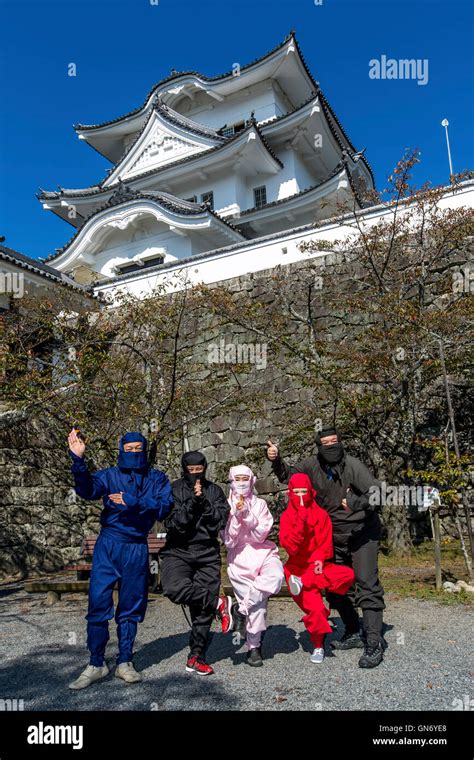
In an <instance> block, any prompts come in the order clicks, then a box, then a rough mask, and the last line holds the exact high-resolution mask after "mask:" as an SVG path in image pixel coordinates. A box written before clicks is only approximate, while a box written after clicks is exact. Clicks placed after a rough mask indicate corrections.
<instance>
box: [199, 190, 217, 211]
mask: <svg viewBox="0 0 474 760" xmlns="http://www.w3.org/2000/svg"><path fill="white" fill-rule="evenodd" d="M201 203H209V206H210V207H211V208H212V209H213V208H214V193H213V192H212V190H209V192H207V193H203V194H202V195H201Z"/></svg>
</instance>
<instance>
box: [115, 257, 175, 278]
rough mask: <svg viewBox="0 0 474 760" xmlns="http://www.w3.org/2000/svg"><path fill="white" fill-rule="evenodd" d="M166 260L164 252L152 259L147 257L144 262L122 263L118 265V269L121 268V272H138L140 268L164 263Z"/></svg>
mask: <svg viewBox="0 0 474 760" xmlns="http://www.w3.org/2000/svg"><path fill="white" fill-rule="evenodd" d="M164 260H165V257H164V256H163V254H160V255H159V256H153V258H151V259H146V260H145V261H144V262H143V264H136V263H135V262H134V263H133V264H121V265H120V266H118V267H117V269H120V274H126V273H128V272H138V271H139V270H140V269H146V268H147V267H153V266H156V265H157V264H163V262H164Z"/></svg>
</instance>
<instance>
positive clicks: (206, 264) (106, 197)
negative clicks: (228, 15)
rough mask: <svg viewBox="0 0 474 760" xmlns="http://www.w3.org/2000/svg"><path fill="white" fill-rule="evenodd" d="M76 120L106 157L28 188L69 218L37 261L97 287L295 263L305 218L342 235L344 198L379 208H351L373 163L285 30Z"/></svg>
mask: <svg viewBox="0 0 474 760" xmlns="http://www.w3.org/2000/svg"><path fill="white" fill-rule="evenodd" d="M75 130H76V132H77V135H78V137H79V139H80V140H83V141H84V142H86V143H88V144H89V145H90V146H91V147H92V148H93V149H94V150H97V151H98V152H99V153H100V154H102V155H103V156H105V157H106V158H107V159H108V160H109V161H110V162H111V164H112V166H111V168H110V169H109V170H108V172H107V174H106V176H105V177H104V178H103V179H102V180H101V181H100V182H99V183H98V184H96V185H92V186H90V187H86V188H83V189H62V188H61V189H60V190H59V191H55V192H49V191H43V190H42V191H40V193H39V194H38V198H39V199H40V201H41V203H42V204H43V207H44V208H45V209H48V210H50V211H52V212H53V213H55V214H57V215H58V216H60V217H61V218H62V219H64V220H65V221H67V222H69V223H70V224H71V225H73V227H75V231H74V234H73V236H72V237H71V239H70V240H69V241H68V242H67V243H66V245H64V246H63V247H62V248H61V249H59V250H58V252H57V253H56V254H54V255H53V256H51V257H49V258H48V259H47V261H48V265H49V266H50V267H52V268H54V269H55V270H56V271H58V270H59V272H60V273H62V275H63V277H64V276H67V278H68V279H69V278H71V279H72V280H74V281H75V282H76V283H78V284H79V283H82V284H92V285H93V289H94V292H95V293H99V292H102V293H107V292H110V291H113V290H114V289H116V288H121V289H123V288H125V289H126V290H129V291H130V292H132V293H134V294H136V295H140V294H146V293H149V292H150V291H151V290H152V289H153V288H154V287H155V286H156V284H157V283H159V282H163V278H167V277H168V278H169V277H170V276H171V275H172V274H173V272H176V271H178V270H179V271H181V270H183V268H185V269H187V270H188V272H189V273H190V277H191V279H192V280H193V281H195V282H197V281H202V282H216V281H220V280H225V279H228V278H231V277H235V276H237V275H240V274H243V273H246V272H255V271H259V270H264V269H269V268H273V267H275V266H276V265H278V264H288V263H292V262H293V261H296V260H299V259H301V258H302V254H301V252H300V251H299V248H298V245H299V243H301V242H302V241H303V240H306V239H309V238H311V237H313V238H314V236H315V229H316V227H315V225H316V223H319V224H318V230H319V231H318V233H317V234H318V235H319V234H321V230H322V231H323V232H324V237H325V238H327V237H328V236H329V237H331V236H332V237H334V238H335V237H338V236H339V232H340V229H341V227H340V222H338V223H335V222H334V221H331V217H334V215H335V214H336V212H337V209H338V208H339V207H340V204H341V203H344V202H347V203H348V204H351V207H352V208H353V209H354V210H360V211H361V212H362V213H363V214H365V213H367V214H368V215H369V216H370V215H372V216H373V215H375V216H377V215H378V214H380V213H383V210H381V209H380V207H372V208H370V209H369V208H367V209H366V210H365V211H363V210H362V209H363V206H364V205H366V206H367V204H366V203H364V201H363V197H364V196H365V193H366V191H370V190H371V189H373V188H374V179H373V174H372V171H371V168H370V166H369V164H368V162H367V160H366V158H365V156H364V153H363V151H362V152H358V151H357V150H356V148H355V147H354V146H353V145H352V143H351V141H350V139H349V138H348V136H347V134H346V132H345V131H344V129H343V127H342V125H341V124H340V122H339V121H338V119H337V117H336V115H335V114H334V111H333V110H332V108H331V106H330V105H329V103H328V101H327V99H326V97H325V96H324V95H323V92H322V90H321V88H320V86H319V83H318V82H316V81H315V80H314V79H313V77H312V75H311V73H310V71H309V70H308V67H307V66H306V63H305V61H304V58H303V55H302V53H301V50H300V48H299V45H298V42H297V40H296V38H295V35H294V33H293V32H292V33H291V34H290V35H289V36H288V37H287V38H286V39H285V40H284V41H283V42H282V43H281V44H280V45H278V46H277V47H276V48H275V49H274V50H272V51H271V52H269V53H267V54H266V55H264V56H263V57H262V58H259V59H258V60H256V61H254V62H252V63H249V64H247V65H245V66H242V67H240V66H239V65H238V64H234V66H233V68H232V70H231V71H229V72H227V73H225V74H222V75H220V76H216V77H207V76H204V75H203V74H200V73H198V72H195V71H188V72H174V71H173V72H172V74H171V75H170V76H168V77H166V78H165V79H163V80H161V81H160V82H158V83H157V84H156V85H155V86H154V87H153V88H152V90H151V92H150V93H149V94H148V95H147V97H146V99H145V102H144V103H143V105H141V106H140V107H138V108H136V109H135V110H134V111H131V112H130V113H127V114H125V115H124V116H120V117H118V118H115V119H113V120H111V121H108V122H104V123H102V124H94V125H84V124H77V125H75ZM470 190H471V191H472V187H470ZM323 219H324V220H328V221H327V223H326V224H325V225H324V226H323V227H321V225H320V223H321V220H323ZM306 256H307V254H306Z"/></svg>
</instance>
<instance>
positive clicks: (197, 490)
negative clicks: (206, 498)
mask: <svg viewBox="0 0 474 760" xmlns="http://www.w3.org/2000/svg"><path fill="white" fill-rule="evenodd" d="M194 495H195V496H202V485H201V481H200V480H196V482H195V484H194Z"/></svg>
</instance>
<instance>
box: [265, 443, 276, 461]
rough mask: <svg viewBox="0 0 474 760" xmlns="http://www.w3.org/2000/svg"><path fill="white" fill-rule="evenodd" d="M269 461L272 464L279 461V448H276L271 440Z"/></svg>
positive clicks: (268, 454) (268, 451)
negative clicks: (276, 460)
mask: <svg viewBox="0 0 474 760" xmlns="http://www.w3.org/2000/svg"><path fill="white" fill-rule="evenodd" d="M267 459H269V460H270V462H274V461H275V459H278V446H275V444H274V443H273V442H272V441H271V440H270V439H268V441H267Z"/></svg>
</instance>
